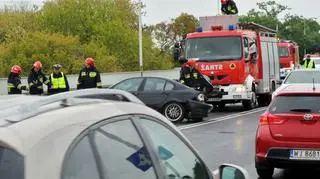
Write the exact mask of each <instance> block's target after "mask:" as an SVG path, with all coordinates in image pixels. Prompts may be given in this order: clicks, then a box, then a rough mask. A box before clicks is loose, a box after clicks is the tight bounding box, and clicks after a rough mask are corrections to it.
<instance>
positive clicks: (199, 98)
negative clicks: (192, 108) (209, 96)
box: [197, 93, 205, 102]
mask: <svg viewBox="0 0 320 179" xmlns="http://www.w3.org/2000/svg"><path fill="white" fill-rule="evenodd" d="M204 98H205V97H204V94H202V93H200V94H198V96H197V100H198V101H201V102H203V101H204Z"/></svg>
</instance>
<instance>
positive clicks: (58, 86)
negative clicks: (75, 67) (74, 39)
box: [48, 64, 70, 94]
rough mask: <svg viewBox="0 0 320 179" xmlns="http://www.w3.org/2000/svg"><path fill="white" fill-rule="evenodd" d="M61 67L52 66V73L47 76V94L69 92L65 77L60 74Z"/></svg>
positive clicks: (57, 65) (58, 65)
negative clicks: (48, 85) (48, 83)
mask: <svg viewBox="0 0 320 179" xmlns="http://www.w3.org/2000/svg"><path fill="white" fill-rule="evenodd" d="M61 67H62V66H61V65H60V64H55V65H53V73H51V74H50V76H49V81H50V84H51V86H50V88H49V89H48V93H49V94H56V93H61V92H66V91H69V90H70V87H69V83H68V79H67V76H66V75H64V74H63V72H61Z"/></svg>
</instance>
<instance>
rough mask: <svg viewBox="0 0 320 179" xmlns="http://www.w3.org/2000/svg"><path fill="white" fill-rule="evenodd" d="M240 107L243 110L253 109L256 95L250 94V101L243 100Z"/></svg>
mask: <svg viewBox="0 0 320 179" xmlns="http://www.w3.org/2000/svg"><path fill="white" fill-rule="evenodd" d="M242 105H243V107H244V108H245V109H247V110H249V109H253V108H255V107H256V106H257V96H256V93H254V92H253V93H252V97H251V100H245V101H243V102H242Z"/></svg>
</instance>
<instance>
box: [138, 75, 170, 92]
mask: <svg viewBox="0 0 320 179" xmlns="http://www.w3.org/2000/svg"><path fill="white" fill-rule="evenodd" d="M165 84H166V81H165V80H163V79H157V78H148V79H147V80H146V83H145V85H144V88H143V91H163V90H164V85H165Z"/></svg>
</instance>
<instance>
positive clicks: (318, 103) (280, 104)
mask: <svg viewBox="0 0 320 179" xmlns="http://www.w3.org/2000/svg"><path fill="white" fill-rule="evenodd" d="M269 112H270V113H271V114H277V113H294V112H304V113H306V112H309V113H319V112H320V96H278V97H276V99H275V100H274V102H273V103H272V104H271V105H270V108H269Z"/></svg>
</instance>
